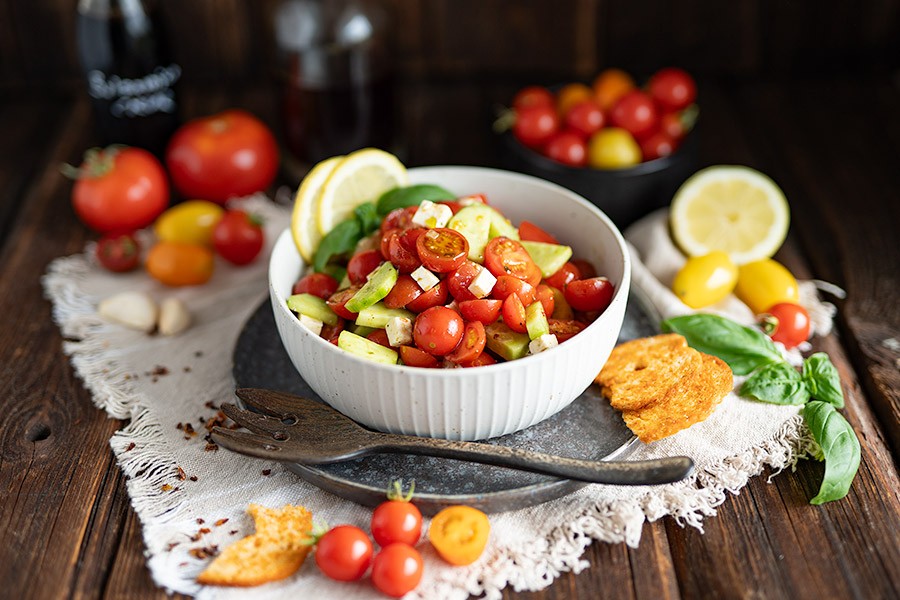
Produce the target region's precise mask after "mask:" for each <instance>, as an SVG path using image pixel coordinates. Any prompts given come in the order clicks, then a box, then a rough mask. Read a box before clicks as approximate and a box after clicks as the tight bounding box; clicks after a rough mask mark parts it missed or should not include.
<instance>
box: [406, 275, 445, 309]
mask: <svg viewBox="0 0 900 600" xmlns="http://www.w3.org/2000/svg"><path fill="white" fill-rule="evenodd" d="M416 285H418V284H416ZM420 289H421V288H420ZM448 295H449V293H448V292H447V281H446V280H444V279H442V280H441V281H440V283H438V284H437V285H436V286H434V287H433V288H431V289H430V290H428V291H427V292H422V294H420V295H419V296H418V297H417V298H416V299H415V300H411V301H409V302H407V303H406V306H405V308H406V310H411V311H413V312H414V313H420V312H425V311H426V310H428V309H429V308H431V307H433V306H441V305H443V304H444V303H446V302H447V296H448Z"/></svg>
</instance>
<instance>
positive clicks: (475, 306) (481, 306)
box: [459, 298, 503, 325]
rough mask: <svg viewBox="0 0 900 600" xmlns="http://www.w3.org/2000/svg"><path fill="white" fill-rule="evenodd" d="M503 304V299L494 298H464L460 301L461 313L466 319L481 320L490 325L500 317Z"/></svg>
mask: <svg viewBox="0 0 900 600" xmlns="http://www.w3.org/2000/svg"><path fill="white" fill-rule="evenodd" d="M501 306H503V301H502V300H495V299H493V298H482V299H480V300H463V301H462V302H460V303H459V314H461V315H462V317H463V319H465V320H466V321H480V322H481V323H483V324H485V325H490V324H491V323H493V322H494V321H496V320H497V319H499V318H500V307H501Z"/></svg>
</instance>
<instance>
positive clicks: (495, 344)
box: [484, 321, 531, 360]
mask: <svg viewBox="0 0 900 600" xmlns="http://www.w3.org/2000/svg"><path fill="white" fill-rule="evenodd" d="M484 332H485V333H486V334H487V347H488V349H490V350H491V351H492V352H495V353H497V354H499V355H500V356H502V357H503V358H504V359H506V360H516V359H517V358H522V357H523V356H525V355H526V354H528V344H529V342H531V340H530V339H529V338H528V335H527V334H525V333H517V332H515V331H513V330H512V329H510V328H509V326H508V325H507V324H506V323H501V322H500V321H497V322H494V323H491V324H490V325H486V326H485V328H484Z"/></svg>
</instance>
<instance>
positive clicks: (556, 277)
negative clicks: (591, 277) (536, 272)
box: [544, 261, 581, 290]
mask: <svg viewBox="0 0 900 600" xmlns="http://www.w3.org/2000/svg"><path fill="white" fill-rule="evenodd" d="M576 279H581V271H580V270H579V269H578V267H576V266H575V265H574V264H573V263H572V262H571V261H570V262H567V263H566V264H564V265H563V266H561V267H560V268H559V271H557V272H556V273H554V274H553V275H551V276H550V277H548V278H547V279H545V280H544V281H546V282H547V285H549V286H552V287H555V288H556V289H558V290H564V289H566V284H567V283H569V282H570V281H574V280H576Z"/></svg>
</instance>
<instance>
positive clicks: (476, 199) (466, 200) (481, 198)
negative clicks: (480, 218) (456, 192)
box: [456, 194, 488, 206]
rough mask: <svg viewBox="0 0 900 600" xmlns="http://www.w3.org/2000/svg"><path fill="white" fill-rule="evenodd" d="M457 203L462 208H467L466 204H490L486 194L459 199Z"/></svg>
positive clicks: (470, 195)
mask: <svg viewBox="0 0 900 600" xmlns="http://www.w3.org/2000/svg"><path fill="white" fill-rule="evenodd" d="M456 201H457V202H459V203H460V205H462V206H465V205H466V204H469V203H471V202H480V203H482V204H487V203H488V201H487V196H485V195H484V194H469V195H468V196H462V197H460V198H457V199H456Z"/></svg>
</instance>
